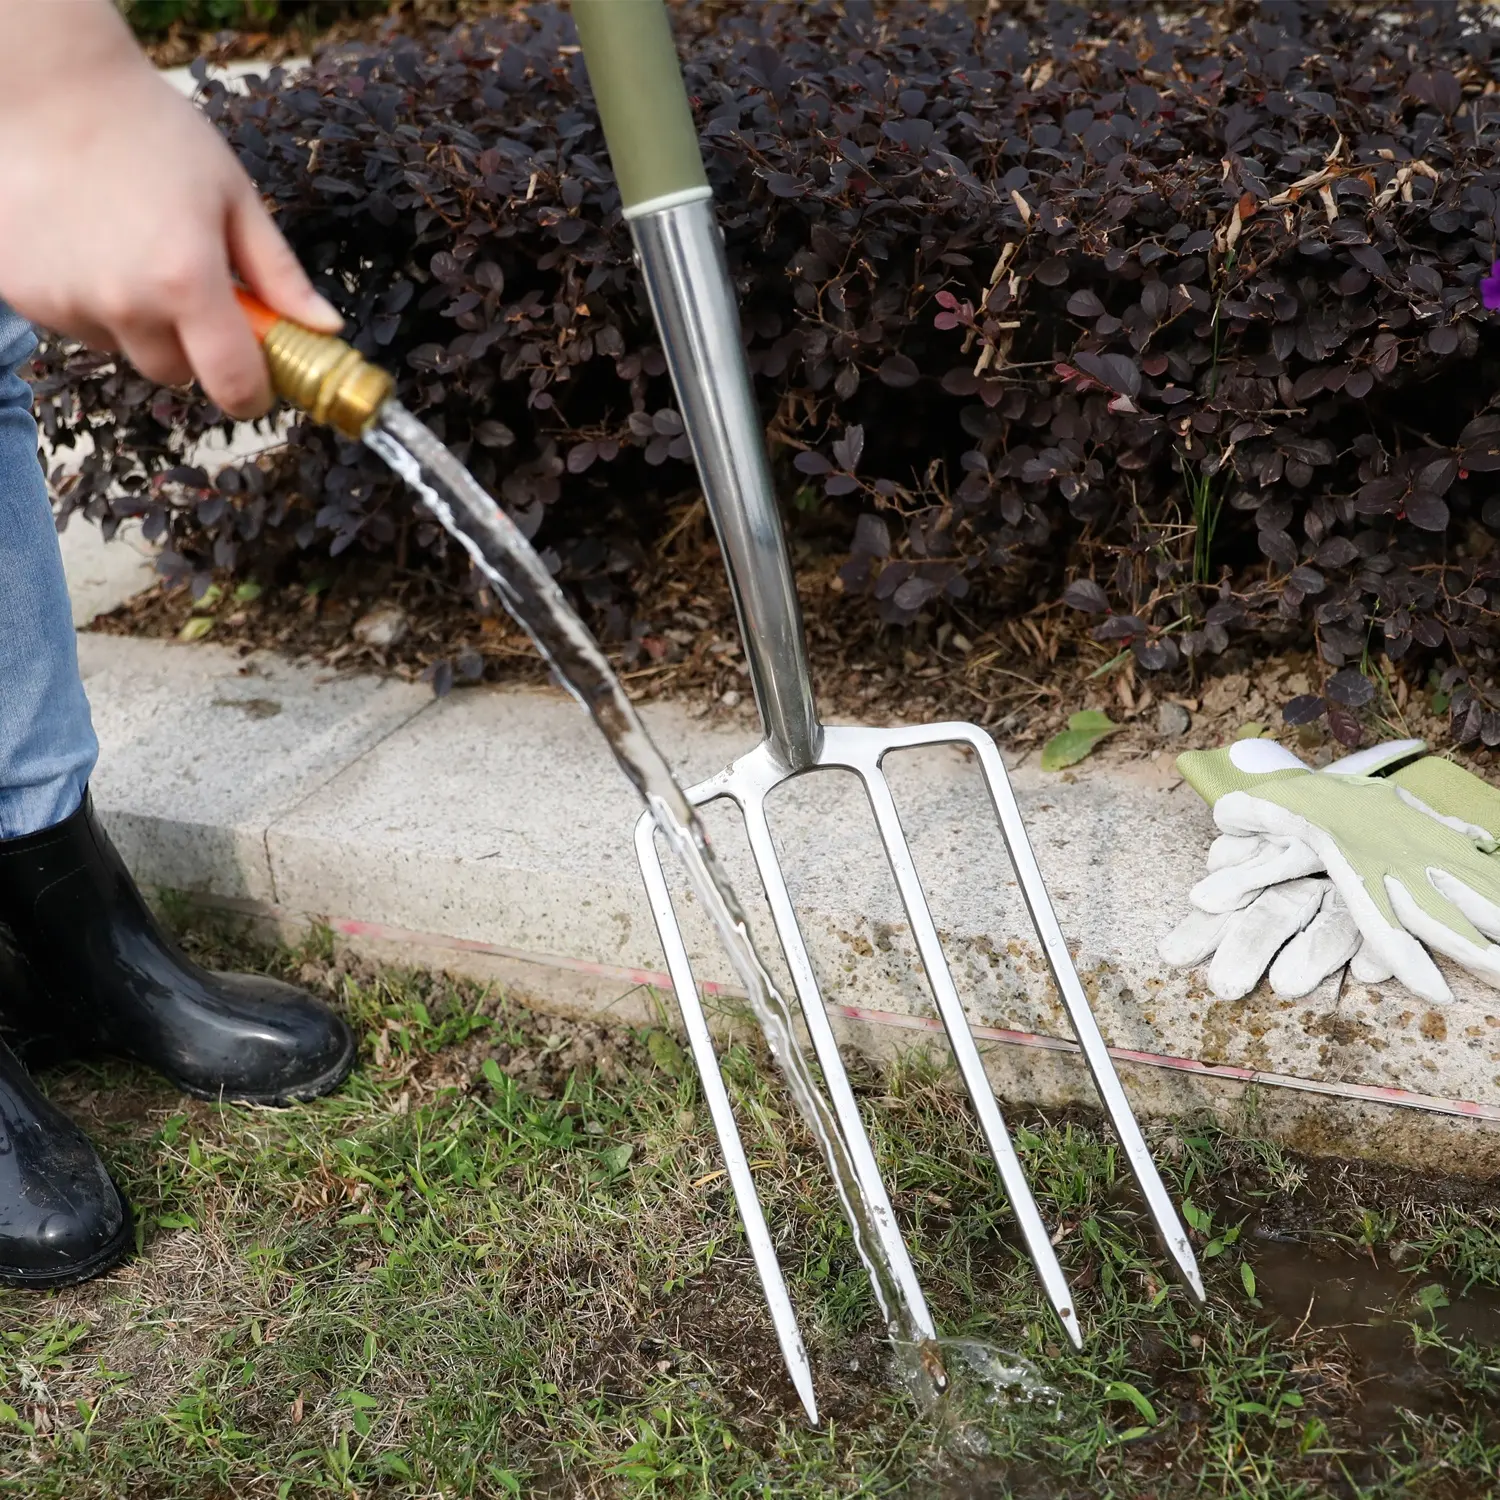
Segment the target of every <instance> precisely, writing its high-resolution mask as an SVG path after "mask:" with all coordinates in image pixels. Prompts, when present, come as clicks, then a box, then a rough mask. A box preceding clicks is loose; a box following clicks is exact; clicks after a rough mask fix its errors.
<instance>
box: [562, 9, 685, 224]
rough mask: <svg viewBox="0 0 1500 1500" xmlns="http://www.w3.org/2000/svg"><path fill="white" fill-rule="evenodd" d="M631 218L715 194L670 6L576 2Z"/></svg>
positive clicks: (597, 96)
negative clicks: (636, 212) (661, 204)
mask: <svg viewBox="0 0 1500 1500" xmlns="http://www.w3.org/2000/svg"><path fill="white" fill-rule="evenodd" d="M573 24H574V25H575V26H576V27H577V28H578V40H579V41H580V42H582V43H583V60H584V62H585V63H586V64H587V66H588V70H589V81H590V82H591V83H592V84H593V86H594V98H595V99H596V100H597V101H598V103H599V118H600V119H601V120H602V121H603V124H604V139H605V141H606V142H607V144H608V146H609V157H610V161H611V162H613V164H614V169H615V178H616V180H617V181H618V182H619V184H620V196H621V197H622V198H623V199H624V202H625V211H626V213H627V214H628V213H629V212H630V210H631V209H636V208H640V207H642V206H644V205H647V204H650V203H653V202H655V201H656V200H658V199H663V198H682V197H686V196H689V195H694V194H706V193H707V192H708V178H707V176H706V175H705V174H704V171H703V158H702V156H701V155H700V154H699V152H698V132H697V129H696V128H695V127H694V125H693V114H692V111H691V110H690V109H689V108H688V99H687V90H686V89H685V88H684V87H683V83H682V70H681V68H680V67H679V66H678V62H677V48H676V46H675V45H674V44H673V42H672V28H671V26H670V24H669V23H668V20H667V8H666V6H665V5H664V4H663V3H662V0H573Z"/></svg>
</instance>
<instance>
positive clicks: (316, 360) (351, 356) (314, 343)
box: [236, 289, 396, 438]
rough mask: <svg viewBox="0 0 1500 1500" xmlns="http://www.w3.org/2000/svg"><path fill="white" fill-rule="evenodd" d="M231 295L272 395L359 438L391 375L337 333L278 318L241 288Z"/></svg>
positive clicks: (386, 393)
mask: <svg viewBox="0 0 1500 1500" xmlns="http://www.w3.org/2000/svg"><path fill="white" fill-rule="evenodd" d="M236 296H237V297H238V300H239V303H240V306H241V308H242V309H243V310H244V313H245V317H246V320H247V321H248V322H249V324H250V327H251V330H252V332H253V333H254V334H255V336H256V338H257V339H259V340H260V346H261V348H262V349H263V350H264V352H265V356H266V365H267V367H268V368H269V370H270V374H271V386H272V388H273V389H274V390H275V392H276V394H277V395H278V396H280V397H281V399H282V400H283V401H289V402H290V403H291V404H292V405H293V406H295V407H297V408H298V409H299V410H301V411H305V412H306V413H307V414H308V415H309V416H310V417H312V418H313V420H314V421H316V422H326V423H327V424H328V425H329V426H330V427H334V428H337V429H338V431H340V432H342V433H343V434H344V436H345V437H351V438H358V437H363V436H364V434H365V433H366V432H367V431H368V430H369V428H370V426H371V425H372V424H373V423H374V421H375V418H376V417H377V416H378V415H379V413H380V408H381V407H382V406H384V405H385V403H386V401H387V400H388V399H389V398H390V396H391V394H392V392H393V391H394V390H395V389H396V382H395V379H394V378H393V377H392V376H391V374H390V373H389V372H388V371H386V370H382V369H381V368H380V367H379V366H378V365H372V364H371V363H370V362H369V361H368V360H367V359H366V358H365V357H364V355H362V354H361V353H360V352H359V351H358V350H357V349H354V348H351V347H350V346H349V345H348V344H346V343H345V342H344V341H343V339H341V338H339V337H338V336H337V335H335V334H331V333H314V332H313V331H312V330H311V329H310V328H304V327H302V325H301V324H300V323H293V322H292V321H291V320H290V319H288V318H282V317H278V316H277V315H276V314H275V313H273V312H272V311H271V310H270V309H269V308H268V307H266V306H265V305H264V303H261V302H259V301H257V300H256V299H255V298H254V297H252V296H251V295H250V294H249V293H248V292H245V291H243V290H238V289H237V291H236Z"/></svg>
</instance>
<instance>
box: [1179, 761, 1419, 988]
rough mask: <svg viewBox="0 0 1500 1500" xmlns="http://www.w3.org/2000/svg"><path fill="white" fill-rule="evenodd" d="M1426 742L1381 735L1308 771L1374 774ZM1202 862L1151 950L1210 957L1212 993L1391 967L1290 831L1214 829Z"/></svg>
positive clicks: (1371, 976)
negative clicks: (1185, 908)
mask: <svg viewBox="0 0 1500 1500" xmlns="http://www.w3.org/2000/svg"><path fill="white" fill-rule="evenodd" d="M1426 749H1427V744H1426V741H1425V740H1393V741H1388V742H1387V743H1385V744H1383V745H1377V746H1375V747H1374V748H1373V749H1370V750H1362V751H1360V752H1358V753H1357V754H1354V755H1349V756H1345V757H1344V759H1343V760H1339V761H1335V762H1334V763H1333V764H1332V765H1331V766H1328V767H1326V768H1324V769H1323V770H1322V771H1319V772H1318V773H1317V774H1318V775H1322V776H1338V775H1377V774H1381V773H1383V772H1386V771H1389V770H1391V769H1393V768H1394V767H1396V766H1397V765H1400V764H1403V763H1404V762H1407V761H1410V760H1412V759H1413V758H1415V757H1416V756H1419V755H1421V754H1422V753H1423V752H1424V751H1425V750H1426ZM1297 764H1301V762H1297ZM1309 769H1311V768H1309ZM1208 871H1209V873H1208V877H1207V878H1206V879H1204V880H1201V881H1199V883H1198V884H1197V885H1196V886H1195V887H1194V888H1193V891H1192V893H1191V895H1190V897H1189V899H1190V900H1191V901H1192V903H1193V909H1192V910H1191V911H1190V912H1189V913H1188V914H1187V916H1186V917H1184V918H1183V919H1182V921H1180V922H1179V923H1178V924H1177V926H1176V927H1174V928H1173V929H1172V930H1171V931H1170V932H1169V933H1167V934H1166V935H1165V936H1164V937H1163V938H1162V939H1161V941H1160V943H1159V945H1158V952H1159V953H1160V954H1161V957H1162V959H1163V960H1164V961H1165V962H1166V963H1169V964H1171V965H1173V966H1174V967H1179V968H1193V967H1195V966H1196V965H1198V964H1200V963H1202V962H1203V961H1204V960H1205V959H1211V960H1212V962H1211V963H1210V964H1209V968H1208V987H1209V989H1211V990H1212V991H1213V992H1214V994H1216V995H1218V996H1220V997H1222V998H1223V999H1226V1000H1237V999H1239V997H1240V996H1241V995H1248V994H1249V993H1250V991H1251V990H1253V989H1254V988H1255V986H1256V985H1257V984H1259V983H1260V981H1261V979H1262V977H1266V978H1268V979H1269V981H1270V985H1271V989H1272V990H1273V991H1274V992H1275V993H1276V994H1278V995H1280V996H1282V997H1283V998H1284V999H1296V998H1298V997H1300V996H1302V995H1306V994H1310V993H1311V992H1312V991H1313V990H1314V989H1316V988H1317V986H1318V985H1320V984H1321V983H1322V982H1323V981H1324V980H1325V979H1326V978H1328V976H1329V975H1330V974H1332V973H1334V972H1335V971H1336V970H1338V969H1341V968H1342V967H1343V966H1344V965H1345V964H1346V963H1347V964H1349V965H1350V969H1351V972H1352V973H1353V974H1354V977H1355V978H1356V979H1358V980H1359V981H1360V982H1361V983H1362V984H1376V983H1378V982H1379V981H1381V980H1384V979H1389V978H1390V977H1391V976H1390V970H1389V969H1388V968H1386V967H1385V966H1384V965H1383V964H1382V963H1381V962H1380V961H1379V960H1378V959H1376V958H1375V957H1374V955H1373V953H1372V952H1371V950H1370V949H1369V948H1368V947H1366V946H1365V945H1364V943H1363V941H1362V939H1361V937H1360V933H1359V929H1358V927H1356V926H1355V923H1354V918H1353V917H1352V916H1350V914H1349V909H1348V908H1347V907H1346V906H1345V905H1344V902H1343V898H1342V897H1340V896H1339V894H1338V892H1337V891H1336V890H1335V889H1334V885H1333V882H1332V881H1331V880H1329V879H1328V877H1327V876H1326V875H1324V874H1323V862H1322V860H1321V859H1320V858H1319V857H1318V855H1316V854H1315V853H1313V851H1312V850H1311V849H1310V848H1309V847H1308V846H1307V845H1306V844H1304V843H1302V842H1301V841H1300V840H1297V839H1286V838H1262V837H1258V836H1254V837H1243V836H1239V835H1236V834H1229V833H1226V834H1221V835H1220V836H1219V837H1218V838H1217V839H1215V840H1214V842H1213V843H1212V845H1210V847H1209V851H1208ZM1268 970H1269V973H1268V972H1267V971H1268Z"/></svg>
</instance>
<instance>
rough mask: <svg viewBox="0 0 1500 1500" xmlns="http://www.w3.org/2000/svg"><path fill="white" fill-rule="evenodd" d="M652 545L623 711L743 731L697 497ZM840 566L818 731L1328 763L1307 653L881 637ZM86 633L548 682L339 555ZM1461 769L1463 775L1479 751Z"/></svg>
mask: <svg viewBox="0 0 1500 1500" xmlns="http://www.w3.org/2000/svg"><path fill="white" fill-rule="evenodd" d="M668 536H669V541H668V543H667V546H666V547H665V548H661V549H658V551H657V552H656V553H655V555H653V556H652V557H651V558H650V559H648V561H647V564H646V566H645V568H644V569H643V570H642V571H641V573H639V574H638V575H637V576H636V577H635V578H634V579H632V585H633V592H634V594H635V597H636V599H637V600H638V601H640V602H639V603H638V604H637V606H636V608H637V614H638V618H637V622H636V625H635V627H634V632H633V638H632V640H630V641H628V642H623V643H620V642H617V643H615V644H614V645H613V646H610V647H608V649H609V654H610V656H611V659H612V660H613V662H614V665H615V667H616V669H617V670H618V671H619V672H620V673H621V676H622V677H623V678H624V681H625V684H626V687H627V689H628V690H629V692H630V695H631V697H632V698H634V699H636V700H637V701H641V700H648V701H649V700H654V699H664V698H667V699H677V700H679V701H685V702H686V703H687V704H688V705H689V711H690V712H691V713H693V715H694V716H695V717H711V718H714V719H723V720H729V721H742V722H743V723H745V724H746V726H747V727H748V726H750V725H753V724H754V722H755V709H754V703H753V697H752V693H751V689H750V682H749V673H748V669H747V668H746V666H745V664H744V661H743V656H742V653H741V651H740V645H739V640H740V637H739V629H738V626H737V624H736V621H735V616H734V607H733V603H732V601H731V599H730V596H729V589H728V585H727V581H726V578H725V574H724V569H723V563H722V560H721V558H720V555H719V552H718V548H717V544H716V543H715V542H714V541H713V539H712V536H711V534H710V533H709V532H708V528H707V526H706V524H705V523H704V521H703V517H702V514H701V505H694V506H687V507H685V508H684V510H683V512H682V514H681V516H680V518H679V524H678V525H675V526H673V527H672V528H670V529H669V533H668ZM842 561H843V558H842V557H837V556H834V557H823V556H818V555H813V554H810V553H808V554H805V555H804V556H802V557H801V558H800V559H799V566H798V569H797V572H798V588H799V593H800V595H801V600H802V608H803V614H804V620H805V625H806V632H807V640H808V651H809V656H810V659H811V665H812V673H813V681H814V686H815V690H816V693H817V698H818V703H819V707H820V709H821V711H822V712H823V714H824V715H825V716H826V717H827V718H828V719H830V720H832V721H843V722H852V723H883V724H902V723H908V724H910V723H924V722H930V721H934V720H942V719H960V720H969V721H972V722H975V723H978V724H981V725H983V726H984V727H985V728H986V729H989V730H990V731H991V732H993V733H994V734H995V735H996V736H997V737H998V738H999V739H1000V740H1001V741H1002V742H1003V743H1005V744H1006V745H1008V746H1013V747H1015V748H1017V749H1025V748H1028V747H1031V746H1035V745H1039V744H1041V743H1042V742H1044V741H1045V740H1046V739H1048V738H1049V737H1050V736H1052V735H1053V734H1055V733H1057V732H1058V730H1060V729H1062V728H1063V727H1064V725H1065V724H1066V722H1067V719H1068V717H1069V715H1071V714H1073V713H1076V712H1078V711H1079V710H1082V709H1099V710H1103V711H1104V712H1106V713H1108V714H1109V715H1110V717H1111V718H1112V719H1113V720H1114V722H1115V723H1117V724H1120V725H1122V726H1123V732H1122V733H1120V734H1118V735H1116V736H1114V737H1113V738H1112V739H1110V740H1109V741H1108V742H1107V744H1108V747H1109V751H1110V752H1111V754H1112V755H1114V756H1118V755H1121V754H1123V755H1125V756H1127V757H1128V756H1131V755H1140V754H1150V753H1152V752H1156V751H1161V750H1163V749H1167V750H1170V751H1172V752H1173V753H1176V752H1177V751H1179V750H1184V749H1194V748H1200V747H1204V746H1209V745H1216V744H1222V743H1224V742H1225V741H1227V740H1229V739H1231V738H1233V737H1234V735H1236V734H1237V733H1239V732H1240V731H1241V730H1242V729H1244V727H1245V726H1246V725H1247V724H1259V725H1262V726H1264V729H1265V731H1266V732H1269V733H1271V734H1273V735H1275V736H1276V737H1277V738H1278V739H1282V740H1284V741H1285V742H1286V743H1287V744H1289V745H1291V746H1292V747H1293V748H1295V749H1296V750H1297V751H1298V752H1299V753H1300V754H1302V755H1304V756H1305V757H1307V758H1309V759H1311V760H1313V761H1314V762H1318V761H1320V760H1326V759H1327V758H1329V757H1331V756H1332V755H1333V754H1335V753H1336V752H1337V747H1336V746H1334V745H1333V744H1332V743H1331V741H1329V740H1328V737H1327V734H1326V731H1325V729H1324V727H1323V726H1322V725H1320V724H1314V725H1309V726H1305V727H1304V728H1302V729H1301V730H1292V729H1289V728H1287V727H1286V726H1285V725H1284V724H1283V722H1282V718H1281V709H1282V706H1283V705H1284V704H1285V703H1286V702H1287V701H1289V700H1290V699H1291V698H1294V697H1296V696H1297V695H1299V694H1301V693H1306V692H1309V691H1315V690H1317V689H1318V687H1319V686H1320V684H1321V683H1322V681H1323V678H1324V676H1325V675H1326V671H1325V670H1324V669H1322V668H1321V666H1320V663H1318V662H1317V660H1316V659H1315V658H1314V657H1313V656H1312V655H1311V653H1309V652H1298V651H1288V652H1282V653H1279V654H1275V655H1270V656H1266V655H1256V654H1253V653H1251V652H1249V651H1246V650H1242V649H1237V648H1234V647H1231V649H1230V650H1229V651H1226V652H1225V653H1224V654H1223V655H1222V656H1220V657H1217V658H1215V659H1214V660H1213V661H1212V662H1211V663H1208V664H1206V665H1205V666H1204V667H1203V668H1202V669H1198V668H1194V669H1192V674H1193V675H1191V676H1189V677H1188V678H1187V679H1186V680H1184V677H1183V674H1182V673H1180V672H1178V673H1174V674H1172V675H1171V676H1170V677H1161V678H1155V679H1153V678H1152V677H1151V676H1150V675H1149V674H1145V673H1143V672H1140V671H1138V669H1137V666H1136V663H1135V661H1134V659H1133V658H1132V657H1131V656H1130V655H1129V653H1128V652H1126V653H1119V652H1117V650H1116V648H1115V646H1114V644H1113V643H1110V644H1108V645H1101V644H1099V643H1096V642H1094V641H1092V640H1091V639H1090V638H1089V635H1088V628H1089V626H1090V624H1092V623H1093V622H1092V620H1091V619H1090V618H1089V617H1088V616H1084V615H1081V614H1079V613H1078V612H1076V611H1073V610H1068V609H1066V608H1064V607H1063V606H1061V605H1059V604H1055V603H1054V604H1044V605H1040V606H1038V607H1036V608H1034V609H1032V610H1030V611H1028V612H1026V613H1018V614H1012V615H1009V616H1007V615H1004V614H1000V613H998V612H997V613H996V614H995V615H994V616H992V617H990V618H978V619H976V618H973V617H971V616H967V615H965V614H964V613H963V612H961V611H959V610H956V609H955V610H954V611H953V612H952V614H951V615H950V616H949V618H947V619H946V620H944V621H942V622H941V623H937V624H933V623H923V622H919V623H918V624H917V625H916V626H914V627H912V628H909V629H899V630H898V629H896V628H894V627H891V626H887V625H884V624H882V623H881V622H880V621H879V619H878V618H877V617H876V616H875V613H874V610H873V608H872V607H871V606H869V605H868V604H867V603H866V602H865V601H863V600H859V599H850V598H848V597H846V596H844V594H843V593H842V588H841V584H840V580H839V578H838V567H839V565H840V564H841V563H842ZM251 591H253V587H252V590H251ZM245 592H246V591H245V590H243V589H241V590H240V595H243V594H244V593H245ZM585 614H586V615H587V614H588V611H587V609H586V608H585ZM592 623H594V624H595V625H596V626H597V625H598V624H599V623H600V622H599V621H598V620H594V621H592ZM90 628H91V629H93V630H96V631H100V632H103V633H106V634H111V635H143V636H154V637H158V638H182V639H194V640H208V641H213V642H218V643H219V644H221V645H225V646H228V647H231V648H233V649H235V650H238V651H240V652H241V653H242V654H248V653H249V652H251V651H255V650H267V649H269V650H275V651H277V652H280V653H282V654H284V655H287V656H290V657H292V658H294V659H296V660H298V661H300V662H303V663H304V664H307V665H313V666H320V667H327V668H331V669H334V670H337V671H340V672H348V671H366V672H369V671H373V672H377V673H389V674H391V675H393V676H397V677H401V678H405V679H407V680H409V681H415V680H419V679H422V680H429V681H434V685H435V687H436V688H438V689H439V690H444V691H445V690H446V688H447V685H448V683H449V682H452V683H454V684H455V685H456V686H458V687H459V688H463V687H465V686H467V685H469V684H470V683H471V682H475V681H486V682H493V683H503V684H506V685H511V686H520V685H539V684H542V683H545V682H547V681H548V680H549V673H548V668H547V667H546V665H545V664H544V663H543V662H542V661H541V659H540V658H539V657H538V655H537V653H536V651H535V650H534V648H533V647H532V646H531V644H530V642H529V641H528V640H527V638H526V637H525V635H524V634H523V633H522V632H521V631H520V629H519V628H518V627H517V626H516V625H515V624H514V623H513V622H512V621H511V620H510V618H509V617H508V616H507V615H505V614H504V613H503V612H502V611H501V610H500V609H498V607H496V606H495V605H494V603H493V601H491V600H490V599H489V597H488V595H487V594H486V593H484V592H483V591H481V593H480V595H479V597H478V601H477V603H476V600H475V599H474V597H472V596H471V595H469V594H467V593H466V592H464V591H463V590H461V589H459V588H456V587H454V586H452V585H451V584H449V583H447V582H445V581H444V580H442V579H440V578H436V577H434V576H433V575H431V574H428V573H417V572H404V571H401V570H398V569H396V568H394V567H391V566H389V565H384V564H382V565H376V564H366V565H363V566H361V565H359V564H357V563H353V562H349V561H347V560H345V561H344V562H343V563H342V565H341V568H340V571H339V572H338V574H337V575H336V576H335V577H334V578H333V580H332V582H327V581H326V580H324V579H322V578H320V577H317V576H316V575H313V574H309V575H308V576H307V578H306V581H305V582H294V583H290V584H286V585H283V586H280V587H270V588H267V589H265V590H264V591H263V592H260V593H259V594H258V595H257V597H255V598H253V599H247V598H244V597H240V596H237V594H236V592H235V580H233V579H230V578H225V579H224V580H222V582H221V583H220V585H219V586H218V588H217V589H215V590H214V591H212V592H211V593H210V595H209V596H208V598H206V599H205V600H202V601H200V602H198V603H197V604H195V603H194V601H193V599H192V596H191V593H190V591H189V589H188V586H187V585H186V584H179V585H176V586H169V585H167V584H165V583H162V584H158V585H156V586H155V587H153V588H151V589H149V590H147V591H146V592H145V593H142V594H140V595H137V596H136V597H135V598H134V599H131V600H129V601H128V602H127V603H125V604H124V605H122V606H120V607H119V608H118V609H116V610H114V611H112V612H110V613H108V614H105V615H101V616H100V617H99V618H98V619H96V620H95V621H94V623H93V625H92V626H91V627H90ZM1200 670H1201V675H1199V674H1200ZM1393 692H1394V696H1393V697H1389V698H1387V699H1386V700H1385V701H1384V703H1383V705H1382V704H1381V703H1380V702H1379V701H1378V700H1377V704H1376V705H1372V708H1371V709H1370V710H1367V711H1366V735H1365V743H1371V742H1373V741H1374V740H1377V739H1379V738H1386V737H1391V736H1395V735H1401V736H1405V735H1418V736H1422V737H1425V738H1427V739H1428V740H1429V741H1430V742H1432V743H1433V744H1439V743H1442V742H1444V741H1445V740H1446V738H1447V734H1448V723H1447V717H1446V715H1445V714H1442V713H1435V712H1433V711H1432V700H1431V695H1430V694H1428V693H1426V692H1412V691H1410V690H1409V688H1408V687H1407V685H1406V684H1405V683H1404V682H1402V681H1399V680H1398V681H1396V682H1395V683H1394V684H1393ZM1174 706H1175V707H1174ZM1179 709H1180V710H1185V711H1186V726H1185V727H1184V724H1183V717H1184V716H1183V714H1182V713H1181V712H1178V710H1179ZM1473 760H1474V763H1475V764H1477V765H1483V764H1484V763H1486V761H1487V760H1488V753H1487V752H1484V751H1479V752H1478V753H1477V754H1476V755H1475V756H1474V757H1473Z"/></svg>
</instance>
